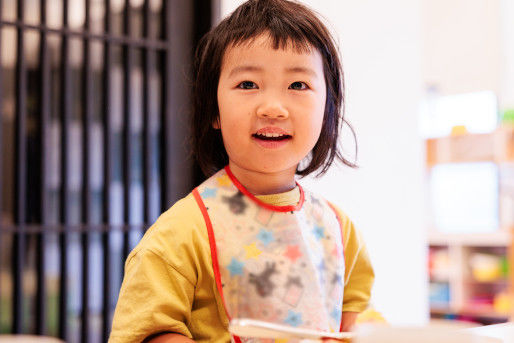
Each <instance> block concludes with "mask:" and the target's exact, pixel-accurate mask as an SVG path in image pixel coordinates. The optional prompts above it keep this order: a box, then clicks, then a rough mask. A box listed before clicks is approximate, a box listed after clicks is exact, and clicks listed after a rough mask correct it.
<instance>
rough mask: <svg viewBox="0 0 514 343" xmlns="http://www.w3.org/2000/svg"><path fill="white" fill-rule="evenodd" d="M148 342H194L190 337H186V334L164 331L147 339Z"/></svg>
mask: <svg viewBox="0 0 514 343" xmlns="http://www.w3.org/2000/svg"><path fill="white" fill-rule="evenodd" d="M146 342H148V343H189V342H194V341H193V340H192V339H190V338H187V337H186V336H182V335H179V334H176V333H165V334H162V335H159V336H157V337H154V338H152V339H150V340H148V341H146Z"/></svg>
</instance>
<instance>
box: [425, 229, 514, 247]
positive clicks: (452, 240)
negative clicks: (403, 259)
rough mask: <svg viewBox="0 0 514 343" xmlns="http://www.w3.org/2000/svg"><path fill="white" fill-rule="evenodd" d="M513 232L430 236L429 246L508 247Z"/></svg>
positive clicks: (507, 230) (436, 233)
mask: <svg viewBox="0 0 514 343" xmlns="http://www.w3.org/2000/svg"><path fill="white" fill-rule="evenodd" d="M511 236H512V235H511V230H509V229H500V230H497V231H495V232H491V233H451V234H449V233H440V232H430V233H429V234H428V242H429V245H437V246H445V245H462V246H470V247H508V246H510V244H511V241H512V238H511Z"/></svg>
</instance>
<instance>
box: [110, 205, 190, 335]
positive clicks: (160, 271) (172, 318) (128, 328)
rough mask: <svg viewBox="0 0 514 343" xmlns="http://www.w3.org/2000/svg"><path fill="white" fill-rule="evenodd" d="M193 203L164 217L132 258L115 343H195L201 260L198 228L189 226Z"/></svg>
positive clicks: (114, 327) (117, 314) (127, 265)
mask: <svg viewBox="0 0 514 343" xmlns="http://www.w3.org/2000/svg"><path fill="white" fill-rule="evenodd" d="M189 200H190V199H188V201H184V199H183V200H181V201H179V202H177V203H176V204H175V205H174V206H173V207H172V209H171V210H168V211H167V212H165V213H164V214H162V215H161V217H159V219H158V220H157V221H156V223H155V224H154V225H152V227H151V228H150V229H149V230H148V231H147V232H146V233H145V235H144V237H143V239H142V240H141V241H140V242H139V244H138V245H137V246H136V248H134V250H133V251H132V252H131V253H130V255H129V257H128V258H127V261H126V263H125V274H124V277H123V283H122V285H121V289H120V293H119V297H118V302H117V304H116V310H115V313H114V318H113V323H112V331H111V335H110V337H109V342H110V343H114V342H115V343H118V342H120V343H121V342H142V341H143V340H144V339H145V338H147V337H148V336H151V335H153V334H157V333H161V332H174V333H180V334H182V335H184V336H187V337H189V338H192V333H191V330H190V328H191V315H192V312H191V311H192V307H193V301H194V297H195V285H196V283H197V269H198V267H197V266H198V259H199V256H198V253H197V250H198V249H195V244H194V243H195V242H196V241H197V239H196V238H195V229H194V227H195V223H194V221H193V220H189V221H186V220H184V217H188V216H189V218H195V216H191V213H190V212H191V210H190V207H191V206H189V205H188V204H190V203H191V201H189ZM191 222H193V223H191Z"/></svg>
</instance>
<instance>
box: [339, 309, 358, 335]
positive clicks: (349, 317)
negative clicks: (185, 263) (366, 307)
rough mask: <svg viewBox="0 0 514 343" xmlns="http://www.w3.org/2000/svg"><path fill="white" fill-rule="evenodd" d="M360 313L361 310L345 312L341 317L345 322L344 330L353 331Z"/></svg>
mask: <svg viewBox="0 0 514 343" xmlns="http://www.w3.org/2000/svg"><path fill="white" fill-rule="evenodd" d="M358 315H359V312H343V318H342V319H341V321H342V323H343V325H342V331H352V329H353V326H354V325H355V321H356V320H357V316H358Z"/></svg>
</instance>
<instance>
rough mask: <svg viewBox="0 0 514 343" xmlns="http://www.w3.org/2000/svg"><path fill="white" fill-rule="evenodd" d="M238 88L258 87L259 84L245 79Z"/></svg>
mask: <svg viewBox="0 0 514 343" xmlns="http://www.w3.org/2000/svg"><path fill="white" fill-rule="evenodd" d="M237 88H241V89H257V85H256V84H255V82H253V81H243V82H241V83H240V84H238V85H237Z"/></svg>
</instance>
